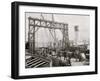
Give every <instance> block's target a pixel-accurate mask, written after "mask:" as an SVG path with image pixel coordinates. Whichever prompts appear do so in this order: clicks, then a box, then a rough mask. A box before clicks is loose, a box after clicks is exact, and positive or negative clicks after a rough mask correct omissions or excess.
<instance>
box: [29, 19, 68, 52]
mask: <svg viewBox="0 0 100 81" xmlns="http://www.w3.org/2000/svg"><path fill="white" fill-rule="evenodd" d="M28 20H29V31H28V42H29V50H30V52H31V53H32V54H34V53H35V32H36V31H38V29H39V28H48V29H54V30H55V29H59V30H61V32H62V35H63V39H62V40H63V41H62V44H63V48H67V47H68V43H69V36H68V24H66V23H60V22H54V21H50V20H44V19H38V18H32V17H29V18H28Z"/></svg>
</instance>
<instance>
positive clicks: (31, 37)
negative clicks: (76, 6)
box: [25, 12, 90, 68]
mask: <svg viewBox="0 0 100 81" xmlns="http://www.w3.org/2000/svg"><path fill="white" fill-rule="evenodd" d="M89 51H90V16H89V15H86V14H85V15H84V14H60V13H43V12H25V68H45V67H73V66H88V65H89V64H90V58H89V57H90V52H89Z"/></svg>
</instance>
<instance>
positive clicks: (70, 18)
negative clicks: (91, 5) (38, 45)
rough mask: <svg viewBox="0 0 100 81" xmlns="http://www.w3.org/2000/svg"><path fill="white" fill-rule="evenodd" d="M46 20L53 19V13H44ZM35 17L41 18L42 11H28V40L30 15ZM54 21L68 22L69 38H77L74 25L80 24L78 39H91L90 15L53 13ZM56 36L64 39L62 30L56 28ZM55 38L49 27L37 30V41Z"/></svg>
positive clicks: (47, 40)
mask: <svg viewBox="0 0 100 81" xmlns="http://www.w3.org/2000/svg"><path fill="white" fill-rule="evenodd" d="M42 15H43V17H44V19H45V20H52V14H46V13H43V14H42ZM29 16H30V17H33V18H39V19H40V18H41V19H42V17H41V13H34V12H33V13H26V20H25V21H26V41H27V40H28V17H29ZM53 17H54V21H57V22H62V23H66V24H68V34H69V40H75V30H74V26H75V25H78V26H79V31H78V35H77V38H78V41H82V40H87V41H88V40H89V36H90V31H89V28H90V16H89V15H77V14H76V15H75V14H74V15H73V14H53ZM56 37H57V38H58V40H61V39H62V33H61V31H60V30H58V29H57V30H56ZM52 40H53V38H52V36H51V34H50V32H49V30H48V29H46V28H40V29H39V30H38V31H37V32H36V41H38V42H44V43H45V42H49V41H52Z"/></svg>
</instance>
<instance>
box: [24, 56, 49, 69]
mask: <svg viewBox="0 0 100 81" xmlns="http://www.w3.org/2000/svg"><path fill="white" fill-rule="evenodd" d="M49 66H50V61H48V60H47V59H44V58H42V57H38V56H33V57H30V58H28V59H26V63H25V67H26V68H37V67H49Z"/></svg>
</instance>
